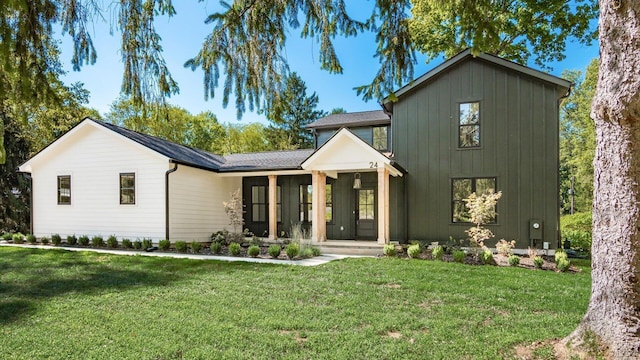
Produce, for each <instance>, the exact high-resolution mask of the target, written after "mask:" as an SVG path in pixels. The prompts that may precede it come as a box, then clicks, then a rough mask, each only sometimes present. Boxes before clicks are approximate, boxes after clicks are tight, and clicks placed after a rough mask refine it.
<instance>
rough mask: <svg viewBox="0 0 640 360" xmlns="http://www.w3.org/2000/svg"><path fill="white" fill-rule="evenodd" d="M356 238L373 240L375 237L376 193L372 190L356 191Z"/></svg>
mask: <svg viewBox="0 0 640 360" xmlns="http://www.w3.org/2000/svg"><path fill="white" fill-rule="evenodd" d="M356 204H357V208H356V237H357V238H358V239H375V237H376V192H375V190H374V189H358V190H357V191H356Z"/></svg>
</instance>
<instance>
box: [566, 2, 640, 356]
mask: <svg viewBox="0 0 640 360" xmlns="http://www.w3.org/2000/svg"><path fill="white" fill-rule="evenodd" d="M599 30H600V70H599V75H598V85H597V87H596V94H595V96H594V99H593V104H592V108H591V117H592V118H593V119H594V120H595V128H596V154H595V160H594V172H595V173H594V206H593V245H592V255H593V260H592V289H591V299H590V301H589V307H588V309H587V314H586V315H585V317H584V319H583V320H582V322H581V323H580V325H579V326H578V328H577V329H576V330H575V331H574V332H573V333H572V334H571V335H569V336H568V337H567V338H565V339H564V340H563V343H564V344H566V345H569V346H570V347H580V346H581V345H587V346H589V344H588V342H589V341H590V339H591V340H595V341H597V343H598V344H599V345H600V346H602V347H604V348H605V349H606V353H607V354H608V356H609V357H611V358H613V359H640V193H639V190H640V122H639V121H640V1H636V0H602V1H600V27H599Z"/></svg>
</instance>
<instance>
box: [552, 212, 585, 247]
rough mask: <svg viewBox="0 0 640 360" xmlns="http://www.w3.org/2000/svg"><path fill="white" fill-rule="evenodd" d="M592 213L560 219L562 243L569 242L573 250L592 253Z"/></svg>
mask: <svg viewBox="0 0 640 360" xmlns="http://www.w3.org/2000/svg"><path fill="white" fill-rule="evenodd" d="M591 220H592V216H591V212H578V213H575V214H573V215H564V216H562V217H561V218H560V235H561V237H562V243H563V244H564V243H565V242H567V241H568V242H569V244H570V246H571V248H572V249H575V250H579V251H584V252H589V251H591V234H592V232H591V231H592V229H591V226H592V224H591Z"/></svg>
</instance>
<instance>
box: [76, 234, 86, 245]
mask: <svg viewBox="0 0 640 360" xmlns="http://www.w3.org/2000/svg"><path fill="white" fill-rule="evenodd" d="M78 244H80V245H82V246H87V245H89V237H88V236H87V235H82V236H80V237H79V238H78Z"/></svg>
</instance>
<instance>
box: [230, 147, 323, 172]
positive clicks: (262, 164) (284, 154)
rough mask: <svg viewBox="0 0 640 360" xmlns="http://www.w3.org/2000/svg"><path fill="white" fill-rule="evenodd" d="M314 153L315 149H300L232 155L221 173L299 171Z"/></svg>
mask: <svg viewBox="0 0 640 360" xmlns="http://www.w3.org/2000/svg"><path fill="white" fill-rule="evenodd" d="M312 153H313V149H299V150H283V151H267V152H258V153H245V154H230V155H227V156H225V159H226V162H225V163H224V165H223V166H222V167H221V168H220V171H221V172H232V171H256V170H297V169H300V164H302V162H303V161H304V160H305V159H306V158H308V157H309V156H310V155H311V154H312Z"/></svg>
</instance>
